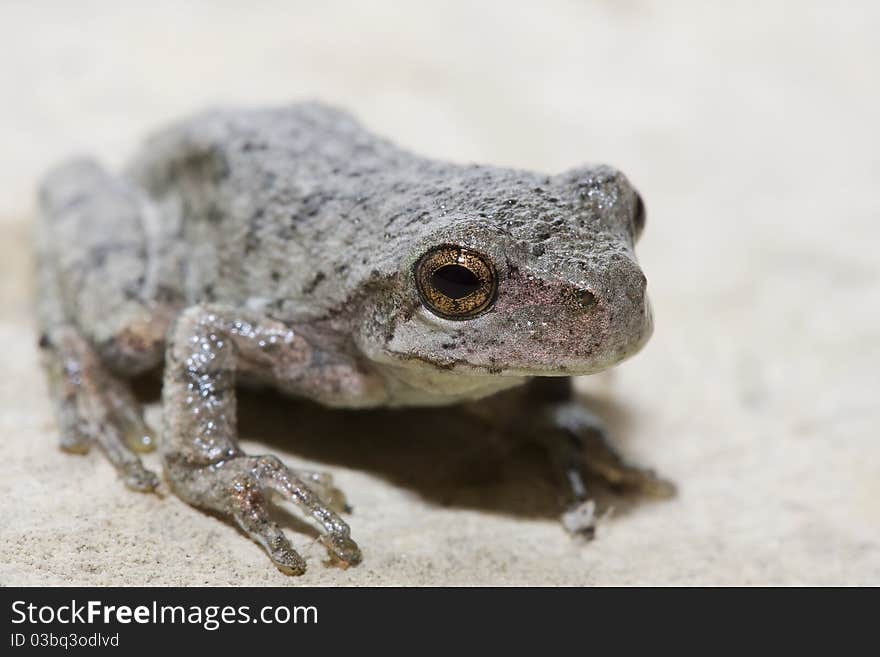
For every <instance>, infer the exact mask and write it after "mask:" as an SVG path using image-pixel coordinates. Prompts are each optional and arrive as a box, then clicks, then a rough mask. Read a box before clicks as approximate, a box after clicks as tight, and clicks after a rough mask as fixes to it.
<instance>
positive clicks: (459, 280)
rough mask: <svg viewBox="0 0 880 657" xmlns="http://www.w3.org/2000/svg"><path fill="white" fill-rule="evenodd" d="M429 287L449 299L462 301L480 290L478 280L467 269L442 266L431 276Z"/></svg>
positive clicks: (455, 266)
mask: <svg viewBox="0 0 880 657" xmlns="http://www.w3.org/2000/svg"><path fill="white" fill-rule="evenodd" d="M431 285H432V286H433V287H434V289H435V290H437V291H438V292H442V293H443V294H445V295H446V296H447V297H449V298H450V299H463V298H464V297H466V296H467V295H469V294H472V293H473V292H476V291H477V290H479V289H480V279H479V278H477V277H476V275H475V274H474V272H472V271H471V270H470V269H468V268H467V267H462V266H461V265H443V266H442V267H440V268H438V269H436V270H435V271H434V273H433V274H431Z"/></svg>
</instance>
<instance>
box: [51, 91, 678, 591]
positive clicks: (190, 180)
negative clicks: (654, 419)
mask: <svg viewBox="0 0 880 657" xmlns="http://www.w3.org/2000/svg"><path fill="white" fill-rule="evenodd" d="M40 207H41V213H40V225H39V231H38V247H39V248H38V250H39V255H40V281H41V290H40V308H41V323H42V326H43V332H44V335H43V340H42V345H43V346H44V347H45V352H46V364H47V369H48V371H49V374H50V382H51V383H52V390H53V396H54V398H55V399H56V403H57V407H58V417H59V425H60V429H61V436H62V438H61V440H62V446H63V447H64V448H66V449H68V450H71V451H85V450H86V449H88V447H89V446H90V445H91V444H92V443H97V444H99V445H100V446H101V447H102V448H103V449H104V451H105V453H106V454H107V456H108V457H109V458H110V460H111V462H112V463H113V464H114V465H115V466H116V467H117V468H118V469H119V471H120V473H121V474H122V476H123V477H124V479H125V481H126V483H127V484H128V485H129V486H130V487H131V488H135V489H137V490H151V489H153V488H155V486H156V485H157V484H158V478H157V477H156V476H155V475H153V474H152V473H150V472H149V471H147V470H145V469H144V468H143V466H142V465H141V463H140V460H139V458H138V457H137V456H136V454H135V453H134V452H135V451H137V450H138V449H147V448H149V447H151V445H152V438H151V437H150V434H149V430H148V428H147V427H146V426H145V425H144V424H143V421H142V419H141V415H140V409H139V408H138V407H137V404H136V402H135V401H134V399H133V397H132V395H131V393H130V392H129V390H128V388H127V384H126V383H125V381H124V379H125V378H127V377H130V376H132V375H134V374H137V373H139V372H143V371H145V370H149V369H151V368H154V367H156V366H158V365H160V364H163V363H164V366H165V369H164V371H165V375H164V376H165V379H164V385H163V405H164V406H163V407H164V421H163V423H164V427H163V431H162V436H161V440H160V441H159V446H160V450H161V453H162V456H163V463H164V465H165V471H166V475H167V477H168V479H169V481H170V483H171V486H172V488H173V489H174V490H175V492H176V493H177V494H178V495H180V496H181V497H182V498H183V499H185V500H187V501H188V502H190V503H192V504H194V505H196V506H200V507H202V508H206V509H209V510H212V511H215V512H217V513H220V514H223V515H226V516H228V517H230V518H231V519H233V520H234V521H235V522H237V523H238V525H239V526H240V527H241V528H242V529H243V530H244V531H245V532H246V533H247V534H248V535H249V536H251V537H252V538H254V539H255V540H256V541H258V542H259V543H261V544H262V545H263V546H264V547H265V549H266V550H267V552H268V553H269V555H270V557H271V558H272V560H273V561H274V562H275V564H276V565H277V566H279V567H280V568H282V569H283V570H285V571H287V572H291V573H299V572H302V571H303V570H304V568H305V564H304V562H303V560H302V559H301V557H300V556H299V555H298V554H296V552H294V551H293V549H292V548H291V547H290V545H289V543H288V541H287V539H286V538H285V537H284V535H283V533H282V532H281V530H280V529H279V528H278V527H277V526H276V525H275V524H274V523H273V522H272V521H271V519H270V518H269V512H268V503H269V502H268V496H269V494H270V493H271V492H274V493H277V494H280V495H281V496H282V497H284V498H285V499H288V500H290V501H292V502H294V503H295V504H297V505H299V506H300V507H301V508H302V510H303V511H304V513H306V514H307V515H308V516H310V517H311V518H312V520H313V521H314V522H315V523H316V525H317V526H318V527H319V529H320V530H321V532H322V536H323V540H324V542H325V544H326V545H327V547H328V549H329V550H330V552H331V554H333V555H335V556H336V557H337V558H338V559H339V560H340V561H342V562H344V563H357V562H358V561H359V559H360V553H359V550H358V548H357V546H356V545H355V544H354V542H353V541H352V540H351V539H350V538H349V531H348V527H347V525H346V524H345V522H343V521H342V519H340V517H339V516H338V515H337V514H336V510H339V509H340V508H341V507H343V506H344V503H343V501H342V497H341V494H340V493H339V491H337V490H336V489H335V488H334V487H333V486H332V483H331V482H330V479H329V477H328V476H327V475H323V474H319V473H303V472H297V471H293V470H291V469H289V468H287V467H286V466H284V464H282V463H281V462H280V461H278V459H276V458H275V457H272V456H250V455H247V454H245V453H244V452H243V451H242V450H241V449H240V448H239V446H238V442H237V436H236V426H235V385H236V381H239V382H245V383H247V382H260V383H263V384H266V383H268V384H271V385H273V386H275V387H277V388H278V389H280V390H283V391H285V392H288V393H291V394H294V395H298V396H302V397H306V398H309V399H312V400H315V401H317V402H320V403H322V404H325V405H328V406H336V407H346V408H352V407H377V406H413V405H449V404H456V403H465V402H471V401H473V400H475V399H480V398H483V397H486V396H489V395H495V396H494V397H493V398H492V400H491V403H488V404H485V403H484V404H480V405H479V407H478V408H479V410H480V411H481V412H482V413H483V414H484V415H490V416H491V419H492V420H493V421H495V422H497V423H500V424H502V425H503V426H505V427H507V428H512V427H515V428H516V430H518V431H526V432H530V433H532V434H534V435H535V436H536V437H540V438H542V439H544V440H545V441H546V442H547V444H548V446H550V447H551V451H552V453H553V454H554V455H555V456H554V460H555V462H557V464H558V465H560V472H561V473H562V475H563V476H564V478H565V480H566V482H567V483H568V485H569V486H570V489H571V495H572V497H573V498H574V501H575V502H581V503H583V502H585V501H587V500H588V497H589V496H588V495H587V492H586V488H585V487H584V484H583V477H582V474H584V473H587V474H598V475H600V476H602V477H604V478H606V479H608V480H610V481H612V482H614V483H617V484H629V485H633V486H635V487H638V488H640V489H642V490H649V491H654V492H668V491H669V487H668V485H667V484H665V483H664V482H662V481H660V480H658V479H656V478H655V477H653V476H652V475H651V474H650V473H649V472H647V471H642V470H638V469H636V468H632V467H630V466H627V465H625V464H623V463H622V462H621V461H620V460H619V459H618V458H617V457H616V456H615V455H614V454H613V453H612V452H611V451H610V450H608V449H607V447H606V446H605V443H604V440H603V439H602V438H603V437H602V433H601V429H600V427H598V425H597V423H596V421H595V418H594V417H593V416H592V415H590V414H589V412H588V411H586V410H585V409H583V408H582V407H581V406H580V405H579V404H578V403H577V402H576V400H574V399H573V397H572V395H571V387H570V381H569V379H543V378H541V379H532V377H550V376H553V377H569V376H571V375H578V374H590V373H593V372H597V371H600V370H603V369H606V368H608V367H610V366H612V365H614V364H616V363H618V362H620V361H621V360H623V359H624V358H626V357H627V356H630V355H631V354H633V353H635V352H636V351H637V350H638V349H639V348H640V347H641V346H642V345H643V344H644V342H645V341H646V340H647V338H648V337H649V335H650V333H651V328H652V322H651V314H650V309H649V305H648V301H647V298H646V296H645V277H644V275H643V274H642V272H641V270H640V269H639V267H638V265H637V264H636V259H635V256H634V253H633V245H634V242H635V240H636V238H637V237H638V233H639V232H640V230H641V223H642V222H643V210H642V209H641V200H640V199H639V197H638V194H637V193H636V192H635V190H634V189H633V188H632V186H631V185H630V184H629V182H628V181H627V180H626V178H625V177H624V176H623V175H622V174H621V173H619V172H617V171H615V170H613V169H611V168H609V167H606V166H597V167H584V168H578V169H572V170H570V171H567V172H565V173H562V174H560V175H556V176H547V175H542V174H537V173H530V172H525V171H517V170H511V169H502V168H496V167H489V166H477V165H467V166H464V165H456V164H450V163H444V162H437V161H434V160H430V159H426V158H422V157H418V156H415V155H413V154H411V153H408V152H406V151H403V150H401V149H399V148H397V147H396V146H394V145H393V144H391V143H390V142H388V141H386V140H383V139H379V138H377V137H375V136H373V135H371V134H370V133H369V132H367V131H366V130H365V129H364V128H362V127H361V126H360V125H359V124H358V123H357V122H355V121H354V120H353V119H352V118H350V117H349V116H348V115H346V114H344V113H342V112H340V111H337V110H334V109H331V108H328V107H326V106H323V105H318V104H304V105H295V106H290V107H284V108H280V109H271V110H257V111H213V112H208V113H204V114H202V115H199V116H196V117H195V118H192V119H190V120H188V121H185V122H182V123H180V124H178V125H175V126H173V127H171V128H169V129H167V130H166V131H164V132H162V133H160V134H159V135H157V136H156V137H154V138H153V139H151V140H150V141H149V142H148V143H147V144H146V146H145V148H144V149H143V150H142V152H141V153H140V154H139V155H138V156H137V157H136V158H135V160H134V161H133V163H132V164H131V166H130V167H129V168H128V169H127V170H126V171H125V172H124V173H123V174H122V175H121V176H113V175H110V174H108V173H106V172H105V171H103V170H102V169H101V168H100V167H99V166H98V165H97V164H95V163H93V162H91V161H89V160H78V161H74V162H70V163H67V164H65V165H63V166H61V167H59V168H57V169H56V170H54V171H52V172H51V173H50V174H49V175H48V176H47V178H46V180H45V181H44V183H43V185H42V188H41V192H40ZM443 244H454V245H457V246H460V247H464V248H467V249H470V250H472V251H475V252H478V253H480V254H482V255H483V256H484V257H486V258H487V259H488V260H489V261H491V262H492V264H493V265H494V268H495V270H496V272H497V284H498V292H497V299H496V301H495V303H494V305H492V307H491V308H490V309H489V310H488V311H487V312H485V313H483V314H481V315H479V316H477V317H475V318H472V319H467V320H450V319H443V318H441V317H439V316H437V315H436V314H434V313H433V312H432V311H431V310H430V309H428V308H427V307H425V306H424V305H423V303H422V302H421V300H420V297H419V294H418V292H417V289H416V282H415V277H414V274H413V268H414V265H415V263H416V262H417V261H418V259H419V258H420V256H422V255H423V254H424V253H426V252H427V251H428V250H429V249H431V248H432V247H436V246H439V245H443ZM585 291H589V293H591V294H592V296H591V297H590V299H591V300H593V301H594V302H593V303H591V304H590V305H589V306H588V307H586V306H584V305H583V304H581V303H578V302H577V299H579V298H582V296H579V295H583V294H584V292H585ZM525 383H528V385H526V386H523V384H525ZM515 387H518V388H519V391H518V392H516V393H515V394H514V393H513V392H512V391H511V392H509V393H504V394H497V393H501V392H502V391H504V390H506V389H509V388H515ZM523 395H526V396H527V397H528V400H527V401H525V402H524V401H523V400H522V396H523ZM590 508H591V507H590ZM587 516H589V513H587ZM568 518H569V519H568V521H567V523H568V525H569V527H570V528H571V529H575V530H589V529H590V528H591V527H592V524H591V518H589V517H586V518H585V519H584V518H581V519H580V520H572V519H571V516H569V517H568Z"/></svg>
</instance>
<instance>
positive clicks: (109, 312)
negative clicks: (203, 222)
mask: <svg viewBox="0 0 880 657" xmlns="http://www.w3.org/2000/svg"><path fill="white" fill-rule="evenodd" d="M40 202H41V203H40V205H41V207H40V210H41V211H40V216H39V220H38V221H39V223H38V233H37V256H38V272H39V275H38V287H39V290H38V295H39V321H40V329H41V332H42V333H41V338H40V346H41V347H42V351H43V361H44V365H45V368H46V371H47V374H48V377H49V384H50V392H51V395H52V397H53V400H54V403H55V407H56V415H57V419H58V425H59V430H60V433H61V439H60V443H61V447H62V449H64V450H66V451H70V452H77V453H84V452H86V451H88V450H89V448H90V447H91V445H93V444H97V445H99V446H100V447H101V449H102V451H103V452H104V453H105V454H106V455H107V458H108V459H109V461H110V462H111V463H112V464H113V466H114V467H115V468H116V470H117V471H118V472H119V474H120V476H121V477H122V478H123V480H124V482H125V484H126V485H127V486H128V487H129V488H131V489H134V490H138V491H149V490H153V489H154V488H155V487H156V486H157V485H158V481H159V480H158V478H157V477H156V475H155V474H153V473H152V472H150V471H149V470H147V469H146V468H144V466H143V465H142V464H141V461H140V458H139V457H138V456H137V453H136V452H138V451H145V450H147V449H150V448H151V447H152V446H153V444H154V441H153V434H152V432H151V431H150V430H149V428H148V427H147V425H146V423H145V422H144V420H143V416H142V413H141V409H140V406H139V405H138V403H137V401H136V399H135V398H134V396H133V395H132V393H131V390H130V389H129V387H128V384H127V383H126V382H125V381H124V380H122V378H120V377H119V376H117V375H115V374H114V373H113V371H112V370H114V369H115V370H116V371H117V372H126V373H132V374H134V373H138V372H141V371H145V370H148V369H150V368H152V367H155V366H156V365H158V364H159V363H160V362H161V358H162V350H163V343H164V333H165V328H166V327H167V324H168V318H167V317H166V313H162V312H157V311H156V309H155V308H151V307H150V304H149V302H147V301H144V300H143V299H142V295H140V294H138V291H139V290H138V285H141V286H142V284H143V282H144V280H145V271H146V267H147V264H146V257H145V253H146V248H145V242H146V240H145V235H144V227H143V225H142V219H141V214H142V212H141V206H140V203H139V202H138V201H137V200H136V197H135V196H134V195H133V194H132V193H131V192H130V190H128V188H127V187H126V186H125V185H124V184H123V183H121V181H118V180H116V179H114V178H111V177H110V176H108V175H107V174H105V173H104V172H103V171H102V170H101V169H100V168H99V167H98V166H97V165H95V164H93V163H91V162H88V161H77V162H73V163H71V164H68V165H66V166H64V167H61V168H59V169H57V170H56V171H54V172H53V173H52V174H50V175H49V176H48V177H47V179H46V181H45V182H44V184H43V186H42V189H41V197H40Z"/></svg>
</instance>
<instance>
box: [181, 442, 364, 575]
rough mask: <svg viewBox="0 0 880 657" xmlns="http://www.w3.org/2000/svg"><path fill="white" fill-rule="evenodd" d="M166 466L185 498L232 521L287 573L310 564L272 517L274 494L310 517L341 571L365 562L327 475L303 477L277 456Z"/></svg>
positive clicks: (316, 474)
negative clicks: (337, 506)
mask: <svg viewBox="0 0 880 657" xmlns="http://www.w3.org/2000/svg"><path fill="white" fill-rule="evenodd" d="M168 466H169V474H170V476H171V478H172V480H173V481H174V488H175V490H176V491H177V492H178V493H179V494H180V495H181V497H183V498H184V499H185V500H187V501H188V502H190V503H191V504H193V505H195V506H200V507H202V508H206V509H209V510H211V511H214V512H217V513H220V514H222V515H226V516H228V517H231V518H232V519H233V520H235V522H236V524H238V526H239V527H240V528H241V529H242V530H243V531H244V532H245V533H246V534H247V535H248V536H249V537H250V538H252V539H253V540H254V541H256V542H257V543H259V544H260V545H262V546H263V548H264V549H265V550H266V552H267V553H268V555H269V558H270V559H272V562H273V563H274V564H275V565H276V566H277V567H278V568H279V569H280V570H281V571H283V572H285V573H287V574H290V575H300V574H302V573H304V572H305V570H306V563H305V560H304V559H303V558H302V557H301V556H300V555H299V554H298V553H297V552H296V550H294V549H293V547H291V545H290V542H289V541H288V540H287V537H286V536H285V535H284V532H282V531H281V528H280V527H279V526H278V525H277V524H276V523H275V522H274V521H273V520H272V519H271V514H270V510H269V498H270V496H271V494H272V493H275V494H277V495H280V496H281V498H282V499H284V500H286V501H289V502H293V503H294V504H295V505H297V506H298V507H299V508H300V510H301V511H302V512H303V513H305V514H306V515H307V516H309V518H310V519H311V520H312V522H313V523H314V524H315V525H316V526H317V527H318V530H319V531H320V533H321V538H320V540H321V542H322V543H323V544H324V545H325V547H326V548H327V550H328V551H329V552H330V554H331V556H332V557H334V558H335V559H336V560H337V561H338V562H339V563H340V564H341V565H342V566H343V567H347V566H349V565H355V564H357V563H359V562H360V560H361V552H360V549H359V548H358V546H357V545H356V544H355V542H354V541H353V540H352V539H351V538H350V536H349V533H350V531H349V528H348V525H347V524H346V523H345V522H344V521H343V520H342V519H341V518H340V517H339V516H338V515H337V514H336V513H335V512H334V511H333V509H332V508H331V500H332V499H333V497H332V494H333V493H334V491H335V494H337V495H338V496H341V493H339V491H338V490H337V489H336V488H334V487H333V486H332V482H331V481H330V479H329V476H328V475H325V474H318V473H313V472H307V473H303V475H304V476H303V477H301V476H298V475H297V474H296V473H295V472H294V471H293V470H291V469H290V468H288V467H287V466H285V465H284V464H283V463H282V462H281V461H280V460H279V459H278V458H277V457H274V456H247V455H244V454H239V455H237V456H234V457H233V458H231V459H229V460H227V461H223V462H220V463H216V464H214V465H209V466H203V467H195V468H193V467H191V466H188V465H184V464H183V463H181V462H169V463H168ZM307 482H308V483H307ZM337 499H339V497H337ZM341 499H342V500H343V501H344V498H341ZM343 503H344V502H343Z"/></svg>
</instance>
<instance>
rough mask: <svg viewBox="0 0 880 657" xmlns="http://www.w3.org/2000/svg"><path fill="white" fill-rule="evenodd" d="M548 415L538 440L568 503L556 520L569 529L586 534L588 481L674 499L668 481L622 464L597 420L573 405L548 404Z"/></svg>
mask: <svg viewBox="0 0 880 657" xmlns="http://www.w3.org/2000/svg"><path fill="white" fill-rule="evenodd" d="M549 415H550V418H549V419H550V424H551V427H550V428H549V429H548V430H547V431H545V432H543V434H542V438H543V443H544V444H545V446H546V447H547V449H548V452H549V454H550V458H551V461H552V462H553V465H554V467H555V469H556V470H557V473H558V474H559V476H560V478H561V480H562V481H563V482H564V486H565V489H566V490H567V493H568V496H569V499H570V502H571V506H570V507H569V508H568V509H567V511H566V512H565V513H564V514H563V516H562V521H563V524H564V525H565V526H566V528H567V529H569V531H571V532H573V533H580V534H586V535H592V532H593V530H594V527H595V525H594V520H595V503H594V501H593V499H592V495H591V494H590V491H589V488H588V486H587V484H586V482H588V481H590V480H591V479H595V478H599V479H601V480H603V481H604V482H605V483H606V484H608V485H609V486H610V487H611V488H612V489H614V490H618V491H624V492H625V491H632V492H636V493H639V494H642V495H648V496H651V497H656V498H669V497H672V496H673V495H675V485H674V484H673V483H672V482H670V481H667V480H665V479H663V478H661V477H659V476H658V475H657V474H655V473H654V472H653V471H652V470H649V469H645V468H640V467H637V466H634V465H630V464H628V463H626V462H625V461H624V460H623V459H622V458H621V457H620V455H619V454H617V452H615V451H614V449H613V448H612V447H611V445H610V444H609V442H608V436H607V433H606V431H605V428H604V427H603V426H602V424H601V422H600V421H599V419H598V418H597V417H596V416H594V415H593V414H592V413H590V412H589V411H588V410H587V409H586V408H584V407H583V406H582V405H580V404H579V403H577V402H576V401H570V402H566V403H563V404H559V405H556V406H554V407H553V408H552V411H551V412H550V414H549Z"/></svg>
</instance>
